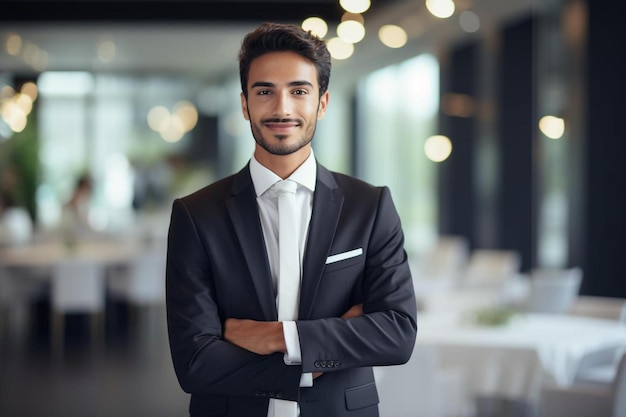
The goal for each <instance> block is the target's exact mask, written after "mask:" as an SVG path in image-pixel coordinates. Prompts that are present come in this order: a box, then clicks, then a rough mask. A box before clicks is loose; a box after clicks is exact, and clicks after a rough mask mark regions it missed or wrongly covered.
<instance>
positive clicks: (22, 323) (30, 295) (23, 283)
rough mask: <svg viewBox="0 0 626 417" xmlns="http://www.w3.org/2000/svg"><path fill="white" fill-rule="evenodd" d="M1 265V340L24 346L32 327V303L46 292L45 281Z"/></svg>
mask: <svg viewBox="0 0 626 417" xmlns="http://www.w3.org/2000/svg"><path fill="white" fill-rule="evenodd" d="M28 272H30V271H18V270H16V269H14V268H7V267H5V266H4V265H0V340H2V339H3V338H4V337H5V336H6V337H7V339H8V341H9V342H13V341H15V342H17V343H18V344H22V342H23V341H24V339H25V336H26V335H25V333H26V330H27V329H28V327H29V325H30V311H29V310H30V303H31V302H32V301H33V300H34V299H35V298H36V297H37V296H39V295H40V294H41V293H42V292H43V290H44V284H45V282H44V280H41V279H39V277H37V276H31V274H29V273H28Z"/></svg>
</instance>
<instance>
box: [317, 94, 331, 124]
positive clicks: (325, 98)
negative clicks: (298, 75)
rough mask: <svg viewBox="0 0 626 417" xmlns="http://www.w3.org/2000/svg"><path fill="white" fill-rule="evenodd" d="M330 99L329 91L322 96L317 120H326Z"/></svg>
mask: <svg viewBox="0 0 626 417" xmlns="http://www.w3.org/2000/svg"><path fill="white" fill-rule="evenodd" d="M329 98H330V94H328V91H326V92H325V93H324V94H322V97H320V105H319V106H318V107H317V120H322V119H323V118H324V114H326V107H327V106H328V100H329Z"/></svg>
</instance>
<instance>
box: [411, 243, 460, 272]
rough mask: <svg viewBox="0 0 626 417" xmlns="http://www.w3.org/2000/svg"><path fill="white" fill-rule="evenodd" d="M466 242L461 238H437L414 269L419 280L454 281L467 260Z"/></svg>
mask: <svg viewBox="0 0 626 417" xmlns="http://www.w3.org/2000/svg"><path fill="white" fill-rule="evenodd" d="M468 255H469V253H468V242H467V239H466V238H464V237H461V236H439V238H438V239H437V241H436V242H435V243H434V244H433V245H432V247H431V248H430V249H429V250H428V251H426V253H424V255H423V256H422V257H421V258H420V261H419V262H418V264H417V267H416V268H415V274H414V275H415V276H416V277H418V278H419V279H426V280H429V279H456V278H458V275H459V273H460V272H461V271H462V270H463V268H464V267H465V265H466V263H467V259H468Z"/></svg>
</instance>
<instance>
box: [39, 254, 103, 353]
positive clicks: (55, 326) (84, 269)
mask: <svg viewBox="0 0 626 417" xmlns="http://www.w3.org/2000/svg"><path fill="white" fill-rule="evenodd" d="M50 290H51V294H50V305H51V345H52V350H53V352H54V353H55V354H62V353H63V348H64V339H65V315H66V314H69V313H80V314H89V315H90V319H91V323H90V336H91V343H92V347H93V348H94V349H95V348H98V347H99V346H100V344H101V343H102V342H103V339H104V314H103V313H104V308H105V288H104V267H103V265H102V264H99V263H96V262H93V261H90V260H87V259H81V258H68V259H66V260H63V261H61V262H59V263H58V264H55V265H54V267H53V269H52V280H51V288H50Z"/></svg>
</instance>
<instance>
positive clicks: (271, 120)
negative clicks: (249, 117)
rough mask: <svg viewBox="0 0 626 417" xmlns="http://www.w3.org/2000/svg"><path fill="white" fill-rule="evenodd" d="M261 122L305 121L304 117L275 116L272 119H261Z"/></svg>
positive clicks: (299, 122) (300, 122)
mask: <svg viewBox="0 0 626 417" xmlns="http://www.w3.org/2000/svg"><path fill="white" fill-rule="evenodd" d="M261 123H297V124H302V123H303V121H302V119H291V118H285V117H283V118H280V117H273V118H271V119H263V120H261Z"/></svg>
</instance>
